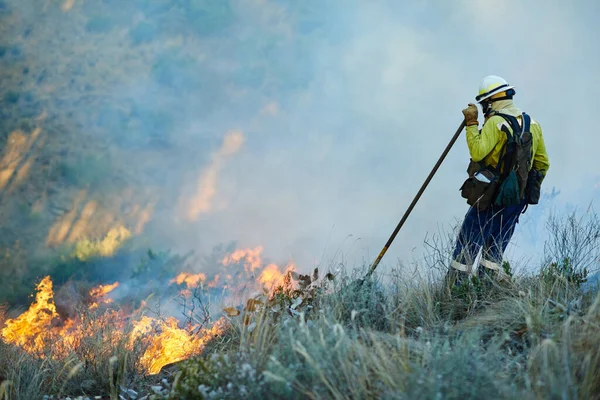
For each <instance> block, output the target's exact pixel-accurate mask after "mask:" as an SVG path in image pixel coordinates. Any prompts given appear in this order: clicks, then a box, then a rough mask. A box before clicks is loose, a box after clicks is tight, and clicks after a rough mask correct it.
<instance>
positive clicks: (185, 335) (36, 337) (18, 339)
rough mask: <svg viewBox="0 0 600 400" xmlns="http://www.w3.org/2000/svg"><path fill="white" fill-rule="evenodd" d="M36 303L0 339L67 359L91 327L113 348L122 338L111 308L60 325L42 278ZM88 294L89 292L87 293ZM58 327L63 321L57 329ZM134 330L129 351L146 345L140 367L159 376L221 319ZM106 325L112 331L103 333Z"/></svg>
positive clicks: (120, 320) (218, 328)
mask: <svg viewBox="0 0 600 400" xmlns="http://www.w3.org/2000/svg"><path fill="white" fill-rule="evenodd" d="M117 286H118V283H114V284H112V285H106V286H99V287H97V288H95V289H93V290H92V293H93V295H96V296H100V297H102V296H105V295H106V294H107V293H109V292H110V291H111V290H113V289H114V288H116V287H117ZM36 290H37V293H36V299H35V301H34V302H33V303H32V304H31V306H30V307H29V309H28V310H27V311H25V312H24V313H23V314H21V315H20V316H19V317H17V318H16V319H9V320H7V321H6V322H5V326H4V328H3V329H2V330H1V331H0V333H1V336H0V337H1V338H2V340H4V341H5V342H6V343H11V344H14V345H16V346H19V347H21V348H23V349H24V350H25V351H27V352H29V353H34V354H38V355H39V356H41V357H43V352H44V351H45V350H47V349H48V346H49V345H51V346H52V353H53V357H59V358H61V357H66V356H68V354H70V353H71V352H72V350H73V349H75V348H77V346H79V344H80V343H81V342H82V340H83V339H84V338H86V337H89V336H92V335H93V334H94V329H98V328H103V329H102V330H103V331H104V332H105V333H104V334H103V336H102V340H103V341H105V342H106V343H107V344H109V345H111V346H114V345H115V344H116V343H117V342H118V341H119V340H121V339H122V338H124V336H123V333H122V332H123V328H124V326H125V322H124V321H125V319H124V317H123V316H122V315H120V313H119V312H117V311H115V310H106V311H105V312H104V313H102V314H100V315H98V316H94V318H86V317H85V316H81V317H80V319H78V320H77V321H75V320H72V319H69V320H67V321H62V320H61V319H60V316H59V314H58V313H57V311H56V305H55V304H54V291H53V285H52V281H51V280H50V277H45V278H44V279H43V280H42V281H41V282H40V283H39V284H38V285H37V288H36ZM92 293H90V294H92ZM59 323H62V325H61V326H59ZM132 324H133V329H132V330H131V332H130V333H129V336H127V337H126V339H127V342H128V344H129V348H132V347H133V344H134V342H135V341H136V340H139V341H141V342H142V344H144V345H145V348H146V350H145V352H144V354H143V355H142V358H141V360H140V362H141V365H142V366H143V368H144V369H145V370H146V371H147V372H148V373H150V374H156V373H158V372H160V370H161V369H162V367H164V366H165V365H167V364H171V363H174V362H177V361H181V360H183V359H186V358H188V357H190V356H192V355H195V354H198V353H199V352H200V351H202V349H203V348H204V346H205V344H206V342H207V341H208V340H209V339H210V338H212V337H213V336H214V335H218V334H220V333H221V332H223V331H224V329H225V320H224V319H222V320H219V321H217V322H216V323H215V324H214V325H213V326H212V327H211V328H210V329H200V330H199V332H195V330H196V327H190V328H188V329H181V328H179V327H178V326H177V320H176V319H175V318H170V319H167V320H166V321H161V320H158V319H154V318H151V317H147V316H143V317H142V318H141V319H140V320H134V321H132ZM107 327H111V328H114V329H109V330H106V328H107Z"/></svg>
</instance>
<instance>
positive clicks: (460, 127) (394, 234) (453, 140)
mask: <svg viewBox="0 0 600 400" xmlns="http://www.w3.org/2000/svg"><path fill="white" fill-rule="evenodd" d="M463 129H465V121H463V122H461V124H460V126H459V127H458V129H457V130H456V133H455V134H454V136H453V137H452V140H450V143H448V146H446V149H445V150H444V152H443V153H442V156H441V157H440V159H439V160H438V162H437V163H436V164H435V166H434V167H433V169H432V170H431V172H430V173H429V176H428V177H427V179H425V182H424V183H423V185H422V186H421V189H419V192H418V193H417V195H416V196H415V198H414V199H413V201H412V203H410V206H408V210H406V212H405V213H404V216H403V217H402V219H401V220H400V222H399V223H398V225H397V226H396V229H394V232H393V233H392V236H390V238H389V239H388V241H387V243H386V244H385V246H383V249H381V252H380V253H379V255H378V256H377V258H376V259H375V261H374V262H373V264H372V265H371V267H370V268H369V272H368V273H367V277H369V276H371V274H372V273H373V272H374V271H375V268H377V265H378V264H379V262H380V261H381V259H382V258H383V256H384V255H385V253H386V252H387V250H388V248H389V247H390V245H391V244H392V242H393V241H394V239H395V238H396V235H397V234H398V232H399V231H400V228H402V225H404V222H406V219H407V218H408V216H409V215H410V213H411V211H412V210H413V208H415V205H416V204H417V202H418V201H419V199H420V198H421V195H422V194H423V192H424V191H425V189H426V188H427V185H429V182H430V181H431V179H432V178H433V176H434V175H435V173H436V172H437V170H438V168H439V167H440V165H442V162H444V159H445V158H446V155H448V152H449V151H450V149H451V148H452V146H454V143H455V142H456V140H457V139H458V137H459V136H460V133H461V132H462V130H463Z"/></svg>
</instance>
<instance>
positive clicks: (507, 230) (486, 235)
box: [452, 201, 526, 269]
mask: <svg viewBox="0 0 600 400" xmlns="http://www.w3.org/2000/svg"><path fill="white" fill-rule="evenodd" d="M525 204H526V202H525V201H523V202H522V203H521V204H519V205H516V206H509V207H504V208H501V207H494V206H490V207H489V208H488V209H487V210H484V211H478V210H477V209H476V208H474V207H471V208H470V209H469V211H468V212H467V215H466V216H465V220H464V221H463V223H462V226H461V228H460V232H459V234H458V238H457V240H456V246H455V248H454V253H453V255H452V256H453V260H454V261H455V263H458V264H462V265H468V266H471V265H473V263H474V262H475V258H476V257H477V254H478V253H479V250H480V249H481V248H482V247H483V254H482V259H483V260H484V261H486V263H485V264H487V265H485V266H486V267H487V268H490V269H496V268H493V267H494V266H495V265H498V266H500V265H502V255H503V254H504V251H505V250H506V246H508V243H509V242H510V239H511V237H512V235H513V233H514V231H515V226H516V224H517V223H518V222H519V216H520V215H521V212H522V211H523V209H524V208H525ZM499 269H500V268H499Z"/></svg>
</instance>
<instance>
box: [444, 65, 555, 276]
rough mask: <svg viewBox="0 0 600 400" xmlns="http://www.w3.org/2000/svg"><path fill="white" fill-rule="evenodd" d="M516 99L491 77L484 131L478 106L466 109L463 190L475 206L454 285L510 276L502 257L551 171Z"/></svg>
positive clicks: (533, 124) (458, 249) (484, 90)
mask: <svg viewBox="0 0 600 400" xmlns="http://www.w3.org/2000/svg"><path fill="white" fill-rule="evenodd" d="M514 95H515V90H514V87H513V86H511V85H509V84H508V83H507V82H506V81H505V80H504V79H503V78H501V77H499V76H494V75H490V76H487V77H485V78H484V79H483V80H482V82H481V84H480V87H479V95H478V96H477V97H476V101H477V102H478V103H479V105H480V106H481V108H482V111H483V114H484V123H483V127H482V129H481V130H479V122H478V109H477V106H476V105H474V104H469V105H468V107H467V108H465V109H464V110H462V112H463V115H464V117H465V125H466V138H467V146H468V148H469V153H470V156H471V163H470V165H469V179H468V180H467V181H465V184H464V185H463V187H462V188H461V190H462V191H463V197H465V198H467V199H468V200H467V202H468V203H469V204H470V205H471V207H470V208H469V210H468V212H467V214H466V216H465V219H464V221H463V223H462V226H461V229H460V232H459V234H458V237H457V239H456V244H455V248H454V252H453V254H452V261H451V263H450V268H449V271H448V275H447V279H449V280H451V283H452V284H457V285H460V284H462V283H464V282H465V281H466V280H467V279H468V278H469V276H470V275H471V273H475V274H477V275H478V276H479V277H480V278H482V279H485V280H486V281H487V282H491V281H494V280H501V279H505V278H506V277H507V276H506V274H505V273H504V270H503V269H502V258H503V253H504V251H505V249H506V246H507V245H508V243H509V242H510V239H511V237H512V235H513V232H514V229H515V225H516V224H517V223H518V222H519V216H520V215H521V213H523V212H524V210H525V209H526V207H527V205H528V204H537V201H538V200H539V197H540V190H541V189H540V188H541V182H542V180H543V179H544V177H545V176H546V173H547V172H548V169H549V167H550V163H549V160H548V154H547V152H546V146H545V144H544V137H543V135H542V128H541V126H540V124H539V123H538V122H537V121H535V120H533V119H531V117H529V115H527V114H526V113H523V112H522V111H521V110H520V109H519V108H517V107H516V106H515V104H514V102H513V97H514ZM527 138H529V139H528V140H529V142H527ZM511 171H512V172H511ZM511 180H512V182H511ZM511 190H512V191H511ZM507 193H508V194H507ZM511 193H513V194H514V195H511ZM511 196H512V197H511ZM507 199H508V200H507ZM480 250H482V254H481V257H480V262H479V264H478V265H477V267H476V270H475V271H473V265H474V263H475V260H476V258H477V256H478V254H479V251H480Z"/></svg>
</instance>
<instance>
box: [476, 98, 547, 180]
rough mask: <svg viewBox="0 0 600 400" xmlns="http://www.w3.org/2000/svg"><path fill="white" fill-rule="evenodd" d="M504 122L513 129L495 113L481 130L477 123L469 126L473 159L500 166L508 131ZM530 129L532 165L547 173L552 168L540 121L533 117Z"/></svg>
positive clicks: (501, 110)
mask: <svg viewBox="0 0 600 400" xmlns="http://www.w3.org/2000/svg"><path fill="white" fill-rule="evenodd" d="M513 109H514V108H513ZM498 111H500V112H504V111H505V110H503V109H500V110H498ZM507 114H508V113H507ZM511 114H513V113H511ZM517 119H518V120H519V121H520V120H521V118H520V117H517ZM503 124H504V125H506V126H507V127H508V129H509V130H511V131H512V129H511V128H510V125H509V124H508V122H506V120H505V119H504V118H502V117H500V116H498V115H493V116H491V117H490V118H489V119H487V120H486V121H485V123H484V124H483V128H482V129H481V132H480V131H479V128H478V126H477V125H471V126H467V145H468V147H469V153H470V154H471V159H472V160H473V161H475V162H480V161H483V162H484V164H486V165H490V166H492V167H497V166H498V161H499V160H500V152H501V151H502V147H503V146H504V144H505V143H506V133H504V132H502V130H501V128H500V127H501V126H502V125H503ZM530 131H531V136H532V143H531V152H532V154H531V155H532V157H531V159H532V160H533V163H532V164H533V165H532V166H533V168H534V169H536V170H538V171H540V172H542V173H543V174H544V175H545V174H546V172H547V171H548V169H549V168H550V161H549V159H548V153H547V152H546V145H545V144H544V136H542V127H541V126H540V124H539V123H538V122H536V121H534V120H533V119H531V128H530Z"/></svg>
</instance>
